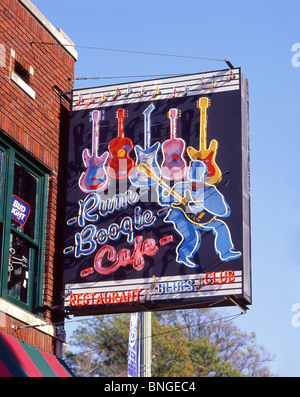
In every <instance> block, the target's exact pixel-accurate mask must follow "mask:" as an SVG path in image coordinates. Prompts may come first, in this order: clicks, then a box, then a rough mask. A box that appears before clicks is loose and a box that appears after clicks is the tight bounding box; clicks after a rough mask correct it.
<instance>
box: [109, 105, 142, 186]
mask: <svg viewBox="0 0 300 397" xmlns="http://www.w3.org/2000/svg"><path fill="white" fill-rule="evenodd" d="M125 118H126V110H125V109H118V110H117V119H118V137H117V138H115V139H113V140H112V141H110V143H109V145H108V150H109V152H110V154H111V158H110V160H109V163H108V165H109V168H108V173H109V175H110V176H111V177H113V178H116V179H124V178H127V177H128V175H129V174H130V173H132V172H133V168H134V166H135V162H134V160H132V159H131V158H130V157H129V153H130V152H131V151H132V149H133V143H132V141H131V139H129V138H125V136H124V120H125Z"/></svg>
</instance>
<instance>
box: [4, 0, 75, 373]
mask: <svg viewBox="0 0 300 397" xmlns="http://www.w3.org/2000/svg"><path fill="white" fill-rule="evenodd" d="M76 59H77V53H76V51H75V49H74V44H73V43H72V41H71V40H70V39H69V38H68V37H67V36H66V35H65V33H64V32H63V31H62V30H61V29H56V28H54V26H53V25H52V24H51V23H50V22H49V21H48V20H47V19H46V18H45V17H44V16H43V15H42V14H41V13H40V11H39V10H38V9H37V8H36V7H35V6H34V5H33V4H32V3H31V2H30V1H29V0H0V376H1V375H2V376H6V375H7V376H10V375H12V376H22V375H20V374H19V375H18V373H17V370H16V369H14V368H13V361H14V359H13V358H11V357H10V359H11V360H10V361H11V367H10V366H9V364H7V363H6V361H5V360H8V355H9V354H13V352H14V354H15V360H18V361H19V363H21V364H20V366H23V367H24V368H22V371H24V375H25V376H26V375H27V376H28V375H29V376H31V375H34V374H35V373H36V374H39V373H40V374H41V375H44V376H48V373H46V372H45V373H43V372H42V370H41V368H39V363H35V362H34V365H35V367H36V369H35V371H36V372H34V371H33V372H30V369H28V370H27V369H26V368H25V367H26V364H24V363H23V362H25V361H26V360H27V364H28V365H27V367H28V368H29V367H30V366H32V363H31V362H30V361H28V360H29V359H31V360H33V358H32V357H33V356H31V355H30V351H32V350H35V353H36V355H39V357H40V359H41V362H40V366H41V367H42V366H43V365H44V364H43V363H42V356H43V357H44V358H45V357H46V358H47V357H48V358H49V360H48V362H47V363H46V364H45V365H46V366H47V365H48V366H50V367H52V368H51V370H52V371H53V372H55V371H56V375H57V374H59V373H61V374H63V371H64V370H63V368H61V369H60V368H59V366H60V363H59V361H57V360H56V357H58V358H61V357H62V354H63V349H64V341H65V336H64V331H63V327H61V326H59V325H53V324H54V323H55V324H57V323H58V322H59V321H62V320H63V317H62V315H61V313H60V311H59V308H58V307H59V305H60V292H61V272H62V266H61V263H62V261H61V257H60V253H61V252H62V249H61V248H62V247H60V245H59V244H60V242H61V241H62V234H61V233H62V232H63V224H62V223H60V222H61V220H63V219H64V213H63V211H64V202H63V200H64V199H63V197H64V189H63V188H64V181H65V178H64V175H65V156H66V153H67V150H65V149H66V148H65V145H66V144H67V141H68V139H67V134H68V119H69V106H70V103H69V97H70V91H71V90H72V88H73V81H74V65H75V62H76ZM14 349H15V351H14ZM30 349H31V350H30ZM16 351H19V353H16ZM3 352H6V353H3ZM20 352H22V357H17V355H18V354H19V355H21V353H20ZM24 352H25V353H24ZM3 354H6V356H3ZM48 354H51V355H53V356H49V355H48ZM22 360H23V361H22ZM24 360H25V361H24ZM51 360H52V361H51ZM55 360H56V361H55ZM8 361H9V360H8ZM8 361H7V362H8ZM33 361H34V360H33ZM49 362H50V363H51V362H52V364H49ZM54 362H55V364H54ZM53 367H56V368H53ZM51 370H50V369H49V371H50V372H49V373H50V374H51ZM22 371H21V372H22ZM26 371H27V372H26ZM60 371H61V372H60ZM24 375H23V376H24ZM53 376H54V375H53Z"/></svg>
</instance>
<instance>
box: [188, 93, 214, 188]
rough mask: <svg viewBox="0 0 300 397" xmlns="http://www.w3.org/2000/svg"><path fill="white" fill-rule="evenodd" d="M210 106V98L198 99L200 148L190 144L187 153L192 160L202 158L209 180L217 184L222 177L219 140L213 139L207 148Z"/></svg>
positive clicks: (210, 182)
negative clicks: (218, 152)
mask: <svg viewBox="0 0 300 397" xmlns="http://www.w3.org/2000/svg"><path fill="white" fill-rule="evenodd" d="M209 106H210V99H208V98H206V97H202V98H200V99H199V100H198V101H197V107H198V108H199V109H200V114H201V120H200V138H199V150H196V149H194V148H193V147H191V146H189V147H188V148H187V153H188V155H189V157H190V159H191V160H201V161H203V163H204V164H205V165H206V166H207V182H208V183H209V184H212V185H215V184H217V183H219V182H220V181H221V179H222V172H221V170H220V168H219V167H218V165H217V164H216V155H217V150H218V141H217V140H216V139H213V140H212V141H211V142H210V144H209V147H208V148H207V136H206V135H207V109H208V107H209Z"/></svg>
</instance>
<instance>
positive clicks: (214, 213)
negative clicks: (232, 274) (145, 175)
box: [157, 160, 242, 267]
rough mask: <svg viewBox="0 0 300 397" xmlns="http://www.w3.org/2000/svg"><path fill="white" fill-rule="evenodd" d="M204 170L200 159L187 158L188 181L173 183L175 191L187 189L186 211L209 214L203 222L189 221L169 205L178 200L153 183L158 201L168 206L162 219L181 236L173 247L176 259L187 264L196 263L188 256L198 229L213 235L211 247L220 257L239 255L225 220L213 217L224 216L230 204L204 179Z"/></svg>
mask: <svg viewBox="0 0 300 397" xmlns="http://www.w3.org/2000/svg"><path fill="white" fill-rule="evenodd" d="M206 173H207V168H206V165H205V164H204V163H203V162H202V161H200V160H194V161H191V163H190V166H189V170H188V175H187V179H188V181H187V182H179V183H177V184H176V185H174V187H173V189H174V190H175V192H177V193H179V194H180V195H181V196H183V197H184V194H185V191H186V189H188V190H189V191H190V193H191V198H192V200H193V201H192V202H190V203H189V204H188V206H187V207H186V209H187V211H190V212H191V213H194V214H199V213H200V212H201V211H205V212H206V213H209V214H211V217H210V218H209V220H208V221H203V223H202V222H201V223H198V222H197V223H194V222H192V221H190V220H189V219H188V218H187V217H186V216H185V214H184V213H183V211H182V210H181V209H180V208H176V207H173V206H171V203H178V200H176V198H174V197H173V195H172V194H166V192H165V189H163V188H162V187H161V186H157V192H158V197H159V201H158V202H159V204H160V205H161V206H168V207H170V210H169V212H168V214H167V216H166V217H165V218H164V221H165V222H167V223H173V225H174V228H175V230H176V231H177V232H178V233H179V234H180V235H181V237H182V239H181V242H180V243H179V244H178V246H177V248H176V252H177V258H176V260H177V262H179V263H184V264H185V265H186V266H189V267H198V265H196V264H195V263H194V262H193V261H192V259H193V257H194V255H195V253H196V252H197V251H198V249H199V247H200V245H201V232H202V231H212V232H213V234H214V235H215V251H216V253H217V254H218V255H219V257H220V259H221V261H223V262H228V261H230V260H232V259H237V258H239V257H240V256H241V255H242V254H241V252H239V251H234V246H233V243H232V241H231V235H230V231H229V228H228V226H227V225H226V223H225V222H224V221H222V220H220V219H217V217H228V216H229V215H230V207H229V205H228V204H227V202H226V200H225V198H224V196H223V195H222V194H221V193H220V192H219V191H218V190H217V188H216V187H215V186H214V185H209V184H208V183H206V182H205V178H206ZM187 211H186V212H187Z"/></svg>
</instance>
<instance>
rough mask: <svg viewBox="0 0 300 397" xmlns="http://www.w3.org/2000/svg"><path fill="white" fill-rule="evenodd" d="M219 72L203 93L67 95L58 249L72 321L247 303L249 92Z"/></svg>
mask: <svg viewBox="0 0 300 397" xmlns="http://www.w3.org/2000/svg"><path fill="white" fill-rule="evenodd" d="M227 73H228V71H220V72H219V73H218V78H216V77H215V75H213V87H212V85H208V86H207V87H206V86H205V85H204V83H203V81H204V80H205V79H207V80H209V79H212V75H211V73H208V74H200V75H191V76H188V77H187V76H182V77H181V78H178V77H177V78H175V79H174V80H170V79H161V80H159V81H155V82H153V81H151V82H146V83H147V84H144V85H142V84H141V83H135V85H136V87H133V85H134V84H131V90H130V91H128V89H126V90H125V87H120V86H119V87H115V86H112V87H98V88H97V89H94V92H92V93H88V92H87V91H84V92H82V91H81V92H77V91H74V93H73V111H72V118H71V129H70V143H69V147H70V152H69V179H68V197H67V203H68V204H67V220H66V239H65V249H64V255H65V271H64V273H65V285H66V288H65V295H64V296H65V306H66V307H68V309H70V310H71V311H75V312H76V310H78V308H79V307H80V308H82V307H85V308H86V307H89V308H90V307H92V309H90V310H92V312H93V310H94V312H95V313H100V312H102V311H104V312H109V311H111V312H117V311H121V312H122V311H131V306H132V307H133V309H132V310H133V311H134V310H136V306H139V305H140V306H143V309H146V310H147V308H148V310H151V308H152V307H162V308H164V307H165V308H171V307H172V302H175V301H176V305H178V299H180V302H181V305H182V306H184V305H185V304H187V302H188V303H189V304H194V305H195V306H199V305H200V306H201V305H202V306H205V305H206V304H207V302H208V301H211V300H216V299H217V300H220V302H219V301H218V303H217V304H224V299H223V302H222V299H221V297H226V296H229V295H230V294H231V295H235V296H237V297H238V299H240V300H241V301H243V302H246V303H250V301H251V288H250V259H249V258H250V245H249V190H248V184H247V183H248V181H247V178H248V168H247V167H248V150H249V148H248V141H247V134H248V130H247V123H246V121H247V117H246V107H247V103H246V101H245V98H247V90H246V88H245V84H244V78H243V76H242V74H241V72H240V70H239V69H235V70H234V71H231V73H230V76H231V78H230V79H229V78H228V76H227ZM206 76H207V77H206ZM226 76H227V77H226ZM187 83H188V84H190V87H189V88H188V89H187ZM176 84H177V86H178V87H176ZM147 86H148V87H147ZM159 86H160V88H159V89H157V87H159ZM171 86H173V88H172V89H171V88H170V87H171ZM174 86H175V88H174ZM141 87H143V89H142V88H141ZM146 87H147V88H146ZM181 87H184V89H183V88H181ZM205 87H206V88H205ZM105 90H106V91H105ZM168 90H169V91H168ZM175 90H176V96H174V95H173V96H172V95H169V92H173V93H174V92H175ZM165 91H166V93H164V92H165ZM167 91H168V92H167ZM109 92H110V93H111V94H109ZM116 93H117V94H116ZM242 93H243V95H242ZM91 95H92V97H93V98H94V101H92V102H91V101H88V100H85V99H84V98H85V96H86V98H87V99H88V98H90V97H91ZM104 96H105V98H106V99H105V101H103V98H104ZM97 97H98V98H97ZM79 98H80V101H79V100H78V99H79ZM95 98H97V99H95ZM100 131H101V133H100ZM233 136H234V139H233ZM90 147H91V148H92V149H91V150H90V149H89V148H90ZM78 170H79V172H78ZM78 175H79V176H78ZM216 272H219V274H221V276H220V277H218V278H217V279H218V280H220V281H219V282H216V281H215V280H216V276H215V275H216V274H217V273H216ZM237 272H238V273H237ZM199 274H205V275H206V276H204V277H202V278H201V277H199ZM210 274H211V275H213V276H212V278H210V276H207V275H210ZM235 274H239V277H238V278H237V277H233V276H232V275H235ZM186 275H189V276H190V277H191V278H190V279H188V280H186V279H184V277H185V276H186ZM174 277H175V278H176V277H178V279H176V280H175V281H174ZM141 280H142V281H141ZM171 280H173V281H171ZM199 280H200V281H201V280H202V281H201V282H200V284H199V285H198V286H197V287H196V284H197V283H198V281H199ZM222 280H224V282H223V281H222ZM229 280H231V281H229ZM236 280H238V282H237V281H236ZM226 285H230V288H229V287H228V288H226ZM91 286H93V287H91ZM95 286H96V289H97V288H100V289H101V292H91V288H95ZM170 286H172V287H170ZM220 286H222V288H221V289H220ZM77 288H79V290H80V291H81V292H80V293H76V292H75V289H77ZM110 290H113V291H115V293H113V292H112V291H110ZM130 291H131V294H133V295H132V299H129V298H128V299H127V298H126V299H125V295H126V294H127V295H126V296H131V295H130ZM133 291H135V292H133ZM137 291H138V292H137ZM97 294H98V295H97ZM99 294H100V295H99ZM103 294H108V295H103ZM128 294H129V295H128ZM228 294H229V295H228ZM78 296H80V298H78ZM84 296H85V298H84ZM96 296H97V299H96ZM104 296H105V298H103V297H104ZM123 296H124V298H122V299H121V297H123ZM109 297H110V298H109ZM78 299H79V301H78ZM78 302H79V303H78ZM80 302H82V304H81V303H80ZM83 302H88V303H83ZM97 302H98V303H97ZM103 302H104V303H105V304H104V303H103ZM100 303H101V304H100ZM227 303H228V300H226V303H225V304H227ZM104 307H105V309H103V308H104ZM74 308H76V310H75V309H74ZM89 312H90V311H89Z"/></svg>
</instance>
